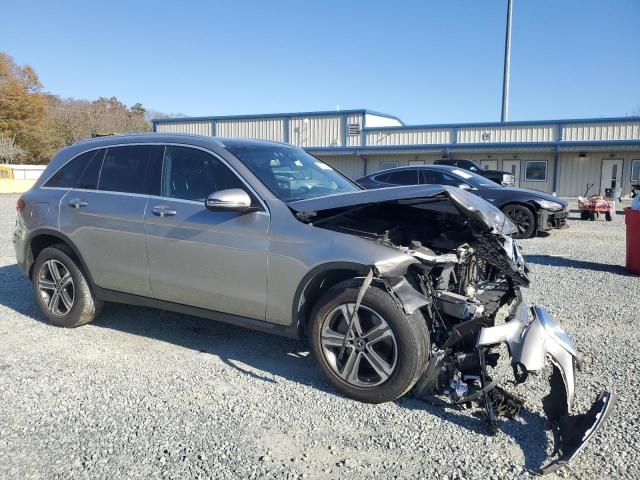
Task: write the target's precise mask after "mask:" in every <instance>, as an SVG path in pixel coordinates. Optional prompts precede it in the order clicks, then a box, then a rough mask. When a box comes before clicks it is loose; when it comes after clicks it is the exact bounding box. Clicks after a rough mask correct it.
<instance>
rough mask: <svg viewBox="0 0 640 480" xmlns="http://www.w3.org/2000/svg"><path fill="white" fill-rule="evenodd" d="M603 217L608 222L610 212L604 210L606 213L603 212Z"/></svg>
mask: <svg viewBox="0 0 640 480" xmlns="http://www.w3.org/2000/svg"><path fill="white" fill-rule="evenodd" d="M604 219H605V220H606V221H607V222H610V221H611V213H610V212H606V213H605V214H604Z"/></svg>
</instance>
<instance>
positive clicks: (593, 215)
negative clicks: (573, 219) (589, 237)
mask: <svg viewBox="0 0 640 480" xmlns="http://www.w3.org/2000/svg"><path fill="white" fill-rule="evenodd" d="M596 218H598V212H589V220H590V221H592V222H595V221H596Z"/></svg>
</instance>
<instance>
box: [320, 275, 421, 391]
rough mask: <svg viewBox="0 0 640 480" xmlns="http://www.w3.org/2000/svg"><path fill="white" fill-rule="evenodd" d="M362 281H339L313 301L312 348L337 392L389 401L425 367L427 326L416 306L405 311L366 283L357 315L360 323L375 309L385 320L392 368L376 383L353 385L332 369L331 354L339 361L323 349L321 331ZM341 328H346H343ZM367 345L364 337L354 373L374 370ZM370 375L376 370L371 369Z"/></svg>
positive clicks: (352, 298) (352, 297)
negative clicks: (359, 358) (392, 354)
mask: <svg viewBox="0 0 640 480" xmlns="http://www.w3.org/2000/svg"><path fill="white" fill-rule="evenodd" d="M361 284H362V282H361V281H357V280H348V281H346V282H342V283H340V284H338V285H336V286H334V287H333V288H331V289H329V290H328V291H327V292H326V293H325V294H324V295H323V296H322V297H321V298H320V299H319V300H318V302H317V303H316V304H315V306H314V308H313V311H312V312H311V317H310V322H311V325H310V329H309V337H310V344H311V351H312V352H313V356H314V357H315V359H316V361H317V362H318V364H319V365H320V368H321V369H322V371H323V372H324V374H325V375H326V376H327V378H328V379H329V381H330V382H331V383H332V384H333V385H334V386H335V387H336V388H337V389H338V390H339V391H340V392H342V393H344V394H345V395H347V396H348V397H351V398H353V399H355V400H359V401H361V402H366V403H383V402H388V401H392V400H395V399H397V398H399V397H401V396H402V395H404V394H405V393H406V392H408V391H409V390H410V389H411V388H412V387H413V386H414V384H415V383H416V382H417V381H418V378H419V377H420V375H421V374H422V372H423V371H424V369H425V367H426V362H427V361H428V357H429V352H430V341H429V329H428V327H427V325H426V322H425V320H424V317H423V316H422V314H421V313H420V311H419V310H416V311H415V312H414V313H413V314H412V315H406V314H405V313H404V312H403V311H402V310H401V309H400V308H399V307H398V305H397V304H396V303H395V301H394V299H393V298H392V297H391V296H390V295H389V293H387V292H386V291H385V290H383V289H381V288H378V287H375V286H371V287H369V289H368V290H367V292H366V293H365V295H364V298H363V300H362V303H361V308H360V310H359V311H358V312H359V316H362V317H363V318H362V319H361V324H360V325H363V324H364V323H365V322H366V319H365V318H364V317H365V316H366V315H371V316H372V318H373V313H371V312H374V313H375V314H377V315H378V316H379V318H382V319H383V320H384V322H386V325H387V327H389V328H390V331H391V333H392V334H393V336H394V339H393V341H394V342H395V343H394V347H393V350H394V351H395V355H394V360H395V368H393V371H392V372H390V374H389V375H388V378H386V380H383V381H382V382H381V383H379V384H375V383H372V384H370V385H355V384H353V383H351V382H348V381H346V380H345V379H343V378H342V377H341V376H340V374H339V371H336V370H334V368H335V367H334V366H332V364H331V363H330V362H331V358H333V360H334V361H336V362H337V361H339V356H338V355H334V356H333V357H332V355H333V353H331V352H329V353H328V354H327V353H325V352H327V350H325V349H324V348H323V343H322V340H321V335H322V329H323V325H326V324H327V323H326V322H330V321H331V320H329V318H330V316H331V315H332V312H333V311H335V310H336V309H337V308H339V307H340V306H341V305H347V304H351V305H354V304H355V302H356V298H357V296H358V291H359V290H360V286H361ZM345 327H346V323H345ZM344 331H345V332H346V328H345V329H344ZM364 333H366V331H365V332H364ZM343 337H344V335H343ZM369 338H370V337H369ZM362 339H365V337H364V336H363V337H362ZM377 341H378V342H379V341H380V340H379V339H378V340H377ZM354 342H355V339H354ZM371 343H374V342H371ZM325 345H326V344H325ZM370 346H371V344H370V343H369V340H367V346H366V347H365V350H364V351H363V352H362V353H363V358H365V359H364V360H361V361H360V362H359V363H358V367H357V370H358V371H357V372H356V376H358V375H359V374H360V373H367V369H369V370H370V371H371V372H374V370H373V369H372V368H371V366H372V364H371V363H370V362H368V361H367V360H366V359H367V358H370V357H369V356H367V355H364V353H365V352H368V350H366V349H368V348H370ZM356 351H357V350H356V348H355V346H354V347H349V348H347V349H346V351H345V352H346V353H345V355H348V354H350V353H351V352H356ZM336 359H337V360H336ZM345 365H346V362H345ZM345 369H346V366H345V368H343V372H344V370H345ZM373 375H377V374H375V373H374V374H373ZM381 378H382V377H381ZM358 381H359V380H358Z"/></svg>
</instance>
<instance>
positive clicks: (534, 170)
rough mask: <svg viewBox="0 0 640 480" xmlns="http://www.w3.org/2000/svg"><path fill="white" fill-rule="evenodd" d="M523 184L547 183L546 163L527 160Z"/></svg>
mask: <svg viewBox="0 0 640 480" xmlns="http://www.w3.org/2000/svg"><path fill="white" fill-rule="evenodd" d="M524 180H525V182H546V181H547V161H546V160H527V161H526V162H525V167H524Z"/></svg>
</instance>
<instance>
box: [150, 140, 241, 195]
mask: <svg viewBox="0 0 640 480" xmlns="http://www.w3.org/2000/svg"><path fill="white" fill-rule="evenodd" d="M162 178H163V196H165V197H170V198H181V199H183V200H194V201H198V202H204V200H205V199H206V198H207V197H208V196H209V195H211V194H212V193H214V192H217V191H220V190H227V189H229V188H242V189H243V190H245V191H246V187H245V186H244V184H243V183H242V181H241V180H240V179H239V178H238V177H237V176H236V175H235V174H234V173H233V172H232V171H231V170H230V169H229V168H228V167H227V166H226V165H224V164H223V163H222V162H221V161H220V160H218V159H217V158H216V157H214V156H213V155H210V154H208V153H206V152H203V151H202V150H198V149H195V148H189V147H172V146H167V150H166V152H165V156H164V171H163V175H162Z"/></svg>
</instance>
